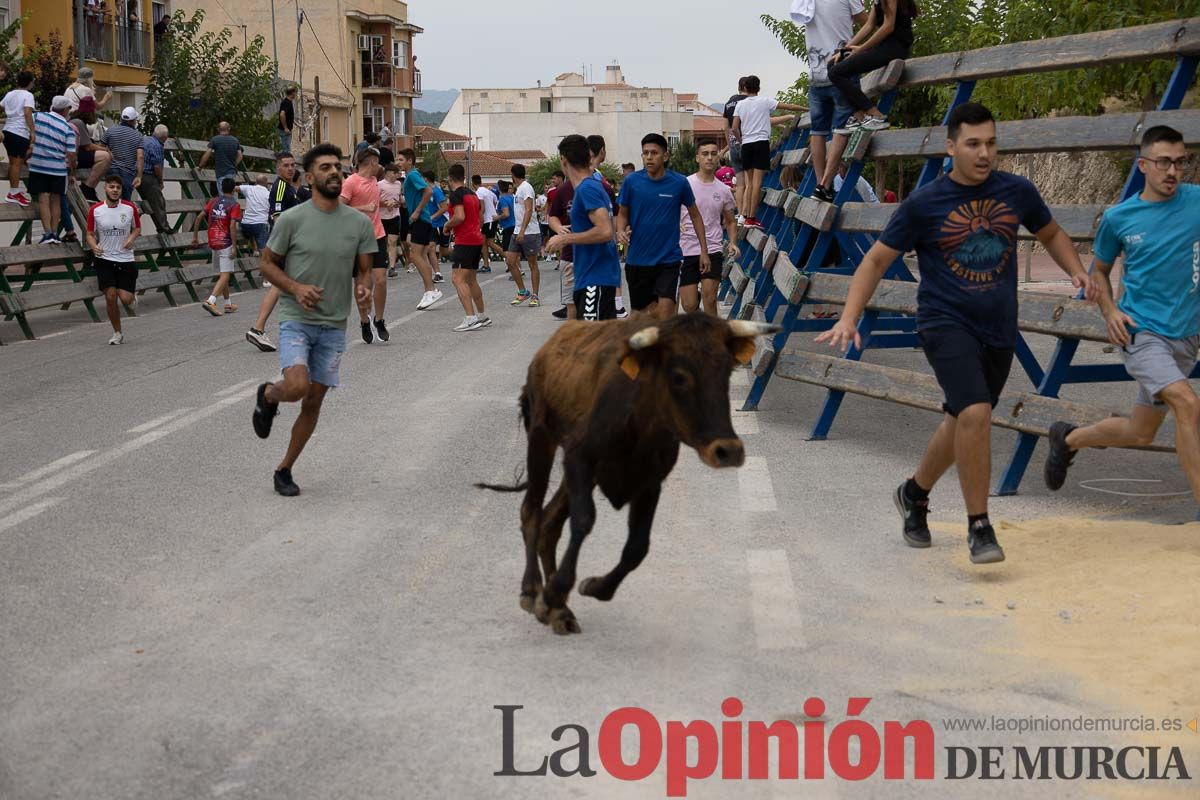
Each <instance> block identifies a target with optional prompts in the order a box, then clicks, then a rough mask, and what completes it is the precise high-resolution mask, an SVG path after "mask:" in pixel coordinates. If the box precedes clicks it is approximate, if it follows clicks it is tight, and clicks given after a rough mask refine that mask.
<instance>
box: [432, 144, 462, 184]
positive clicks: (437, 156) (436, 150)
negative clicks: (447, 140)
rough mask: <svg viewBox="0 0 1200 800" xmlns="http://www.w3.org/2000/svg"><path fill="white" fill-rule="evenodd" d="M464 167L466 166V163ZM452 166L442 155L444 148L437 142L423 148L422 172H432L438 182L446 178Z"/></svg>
mask: <svg viewBox="0 0 1200 800" xmlns="http://www.w3.org/2000/svg"><path fill="white" fill-rule="evenodd" d="M463 166H466V164H465V163H464V164H463ZM449 168H450V166H449V164H447V163H446V157H445V156H444V155H442V146H441V145H440V144H438V143H437V142H432V143H430V144H427V145H425V146H424V147H423V148H421V172H426V171H429V172H432V173H433V174H434V177H435V178H436V179H437V180H439V181H440V180H444V179H445V178H446V173H447V170H449Z"/></svg>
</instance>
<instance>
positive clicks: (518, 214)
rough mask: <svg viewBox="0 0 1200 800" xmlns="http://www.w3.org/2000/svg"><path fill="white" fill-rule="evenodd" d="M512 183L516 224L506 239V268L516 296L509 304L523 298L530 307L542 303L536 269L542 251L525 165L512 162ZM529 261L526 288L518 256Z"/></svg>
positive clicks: (518, 302) (517, 302) (538, 275)
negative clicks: (527, 289) (507, 240)
mask: <svg viewBox="0 0 1200 800" xmlns="http://www.w3.org/2000/svg"><path fill="white" fill-rule="evenodd" d="M512 177H513V185H514V186H516V196H515V197H514V201H515V205H514V209H515V210H514V217H515V219H516V221H517V226H516V227H515V228H514V229H513V237H512V239H511V240H510V241H509V243H508V253H507V254H506V255H507V257H508V271H509V274H511V275H512V276H513V280H514V281H516V284H517V296H516V298H514V299H513V301H512V304H513V305H514V306H519V305H521V303H524V302H525V301H526V300H528V301H529V306H530V308H537V307H538V306H539V305H541V302H542V301H541V300H540V299H539V298H538V289H539V288H541V279H542V276H541V273H540V272H539V270H538V256H539V255H541V252H542V229H541V227H540V226H539V225H538V218H537V212H536V211H535V205H536V204H535V199H536V197H535V195H534V191H533V186H532V185H530V183H529V181H527V180H525V166H524V165H523V164H513V167H512ZM522 256H524V257H525V261H526V263H528V264H529V288H530V290H531V291H525V281H523V280H522V279H521V257H522Z"/></svg>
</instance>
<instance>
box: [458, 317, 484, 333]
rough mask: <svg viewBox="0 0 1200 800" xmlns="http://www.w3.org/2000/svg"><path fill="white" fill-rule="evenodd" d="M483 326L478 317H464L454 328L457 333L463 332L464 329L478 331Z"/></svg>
mask: <svg viewBox="0 0 1200 800" xmlns="http://www.w3.org/2000/svg"><path fill="white" fill-rule="evenodd" d="M482 327H483V325H482V324H480V322H479V319H478V318H477V317H463V321H462V322H460V323H458V324H457V325H455V326H454V330H455V332H456V333H462V332H463V331H477V330H479V329H480V328H482Z"/></svg>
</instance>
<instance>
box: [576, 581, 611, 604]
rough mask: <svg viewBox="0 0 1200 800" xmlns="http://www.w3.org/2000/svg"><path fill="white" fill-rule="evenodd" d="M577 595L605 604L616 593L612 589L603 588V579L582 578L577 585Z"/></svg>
mask: <svg viewBox="0 0 1200 800" xmlns="http://www.w3.org/2000/svg"><path fill="white" fill-rule="evenodd" d="M579 593H580V594H585V595H587V596H588V597H594V598H596V599H597V600H602V601H604V602H605V603H607V602H608V601H609V600H612V599H613V596H614V595H615V594H616V591H615V590H613V589H605V588H604V579H603V578H584V579H583V582H582V583H580V584H579Z"/></svg>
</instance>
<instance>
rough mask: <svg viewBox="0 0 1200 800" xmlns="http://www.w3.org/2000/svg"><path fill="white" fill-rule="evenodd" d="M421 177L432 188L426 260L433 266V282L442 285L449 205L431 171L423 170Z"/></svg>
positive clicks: (447, 248) (446, 253)
mask: <svg viewBox="0 0 1200 800" xmlns="http://www.w3.org/2000/svg"><path fill="white" fill-rule="evenodd" d="M421 177H422V178H424V179H425V182H426V183H428V184H429V185H430V186H431V187H432V188H433V205H432V207H433V210H432V211H431V212H430V215H431V221H432V223H433V240H432V241H431V242H430V243H429V256H428V258H429V263H430V264H431V265H432V266H433V282H434V283H442V282H444V281H445V280H446V279H445V278H444V277H443V276H442V259H443V258H449V257H450V237H449V236H447V235H446V220H448V219H449V218H450V203H449V202H448V201H447V200H446V193H445V192H443V191H442V187H441V186H439V185H438V182H437V176H436V175H434V173H433V171H432V170H425V171H424V172H422V173H421Z"/></svg>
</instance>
